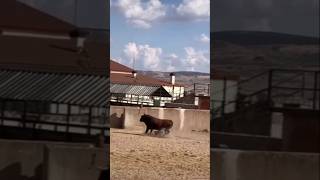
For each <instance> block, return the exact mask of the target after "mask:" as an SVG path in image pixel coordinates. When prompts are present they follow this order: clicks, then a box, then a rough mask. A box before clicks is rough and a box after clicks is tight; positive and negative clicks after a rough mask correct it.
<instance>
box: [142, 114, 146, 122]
mask: <svg viewBox="0 0 320 180" xmlns="http://www.w3.org/2000/svg"><path fill="white" fill-rule="evenodd" d="M147 119H148V117H147V115H146V114H143V115H142V116H141V118H140V122H146V121H147Z"/></svg>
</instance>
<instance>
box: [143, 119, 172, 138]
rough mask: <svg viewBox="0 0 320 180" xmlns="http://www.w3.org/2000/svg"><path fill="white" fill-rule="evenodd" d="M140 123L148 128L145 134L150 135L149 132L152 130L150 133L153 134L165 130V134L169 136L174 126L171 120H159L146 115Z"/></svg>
mask: <svg viewBox="0 0 320 180" xmlns="http://www.w3.org/2000/svg"><path fill="white" fill-rule="evenodd" d="M140 122H144V123H145V124H146V126H147V127H146V132H145V133H148V131H149V130H150V133H152V131H153V130H154V129H155V130H158V131H160V130H163V129H164V130H165V133H166V134H168V133H169V132H170V131H169V129H171V128H172V126H173V122H172V121H171V120H168V119H158V118H155V117H153V116H150V115H146V114H144V115H142V116H141V118H140Z"/></svg>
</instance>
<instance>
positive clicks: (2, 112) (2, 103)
mask: <svg viewBox="0 0 320 180" xmlns="http://www.w3.org/2000/svg"><path fill="white" fill-rule="evenodd" d="M1 105H2V106H1V125H4V111H5V109H6V108H5V107H6V101H5V100H2V101H1Z"/></svg>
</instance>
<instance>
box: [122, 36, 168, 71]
mask: <svg viewBox="0 0 320 180" xmlns="http://www.w3.org/2000/svg"><path fill="white" fill-rule="evenodd" d="M123 52H124V54H125V55H126V57H127V58H129V61H130V64H132V63H133V60H136V62H135V63H136V64H137V65H138V66H136V67H144V69H147V70H157V69H158V68H160V65H161V62H160V60H161V55H162V49H161V48H155V47H151V46H150V45H148V44H145V45H137V44H136V43H134V42H129V43H128V44H127V45H125V48H124V50H123Z"/></svg>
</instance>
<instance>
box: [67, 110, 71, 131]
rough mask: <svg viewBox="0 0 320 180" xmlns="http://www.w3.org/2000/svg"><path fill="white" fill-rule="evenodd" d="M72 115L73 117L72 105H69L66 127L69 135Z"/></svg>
mask: <svg viewBox="0 0 320 180" xmlns="http://www.w3.org/2000/svg"><path fill="white" fill-rule="evenodd" d="M70 115H71V108H70V104H67V127H66V132H67V133H69V129H70Z"/></svg>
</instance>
